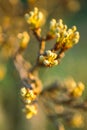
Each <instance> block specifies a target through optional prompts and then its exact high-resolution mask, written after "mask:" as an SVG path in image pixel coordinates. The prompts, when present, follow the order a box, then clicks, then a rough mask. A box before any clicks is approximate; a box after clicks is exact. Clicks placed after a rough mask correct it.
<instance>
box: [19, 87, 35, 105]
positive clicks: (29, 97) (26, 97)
mask: <svg viewBox="0 0 87 130" xmlns="http://www.w3.org/2000/svg"><path fill="white" fill-rule="evenodd" d="M21 96H22V98H23V101H24V103H25V104H29V103H31V102H32V101H33V100H35V99H36V94H35V93H34V91H33V90H30V89H29V88H26V87H23V88H21Z"/></svg>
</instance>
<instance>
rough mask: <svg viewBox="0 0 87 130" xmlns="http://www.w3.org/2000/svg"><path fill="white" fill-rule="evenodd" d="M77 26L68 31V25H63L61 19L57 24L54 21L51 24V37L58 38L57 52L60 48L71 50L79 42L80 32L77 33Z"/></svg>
mask: <svg viewBox="0 0 87 130" xmlns="http://www.w3.org/2000/svg"><path fill="white" fill-rule="evenodd" d="M76 30H77V29H76V26H73V27H72V28H71V29H67V25H65V24H63V20H62V19H59V21H58V22H57V21H56V20H55V19H52V20H51V22H50V29H49V35H50V36H52V37H56V38H57V42H56V45H55V50H58V49H59V48H62V49H69V48H71V47H72V46H73V45H74V44H77V43H78V41H79V37H80V36H79V32H78V31H76Z"/></svg>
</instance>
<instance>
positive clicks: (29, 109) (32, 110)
mask: <svg viewBox="0 0 87 130" xmlns="http://www.w3.org/2000/svg"><path fill="white" fill-rule="evenodd" d="M23 112H24V113H25V114H26V118H27V119H30V118H31V117H32V116H33V115H36V114H37V106H36V105H35V104H34V105H33V104H32V105H25V108H24V109H23Z"/></svg>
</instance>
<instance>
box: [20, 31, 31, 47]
mask: <svg viewBox="0 0 87 130" xmlns="http://www.w3.org/2000/svg"><path fill="white" fill-rule="evenodd" d="M18 38H19V40H20V41H19V43H20V47H21V48H23V49H25V48H26V47H27V45H28V43H29V40H30V37H29V35H28V33H27V32H23V33H19V34H18Z"/></svg>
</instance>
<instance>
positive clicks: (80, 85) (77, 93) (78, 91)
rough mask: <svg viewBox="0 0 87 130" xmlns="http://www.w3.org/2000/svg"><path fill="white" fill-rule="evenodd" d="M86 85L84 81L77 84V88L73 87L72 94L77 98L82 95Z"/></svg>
mask: <svg viewBox="0 0 87 130" xmlns="http://www.w3.org/2000/svg"><path fill="white" fill-rule="evenodd" d="M84 89H85V86H84V84H83V83H82V82H79V83H77V84H76V86H75V88H73V90H72V92H71V95H72V96H73V97H75V98H77V97H80V96H82V94H83V91H84Z"/></svg>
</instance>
